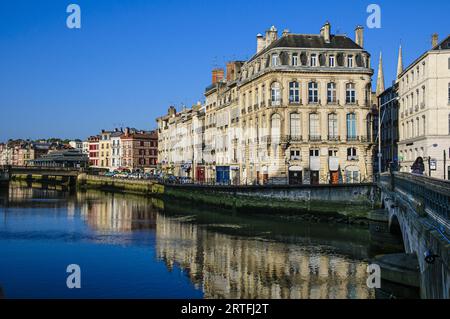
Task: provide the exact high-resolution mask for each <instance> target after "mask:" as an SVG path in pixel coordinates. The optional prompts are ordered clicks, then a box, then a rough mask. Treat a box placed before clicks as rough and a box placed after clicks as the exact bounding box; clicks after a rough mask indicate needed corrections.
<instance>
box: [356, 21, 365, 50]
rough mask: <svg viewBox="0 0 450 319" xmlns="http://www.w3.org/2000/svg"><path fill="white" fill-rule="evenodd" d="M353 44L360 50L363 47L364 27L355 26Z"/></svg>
mask: <svg viewBox="0 0 450 319" xmlns="http://www.w3.org/2000/svg"><path fill="white" fill-rule="evenodd" d="M355 42H356V44H357V45H359V46H360V47H361V48H363V47H364V27H362V26H360V25H359V26H357V27H356V29H355Z"/></svg>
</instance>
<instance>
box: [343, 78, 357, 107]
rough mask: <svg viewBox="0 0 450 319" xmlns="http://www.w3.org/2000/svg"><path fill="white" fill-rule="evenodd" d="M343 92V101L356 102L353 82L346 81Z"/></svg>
mask: <svg viewBox="0 0 450 319" xmlns="http://www.w3.org/2000/svg"><path fill="white" fill-rule="evenodd" d="M345 92H346V94H345V102H346V103H347V104H355V103H356V90H355V84H353V83H347V85H346V91H345Z"/></svg>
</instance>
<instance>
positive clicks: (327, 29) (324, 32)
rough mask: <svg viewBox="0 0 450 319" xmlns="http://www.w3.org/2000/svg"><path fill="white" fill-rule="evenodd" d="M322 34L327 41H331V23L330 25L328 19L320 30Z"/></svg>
mask: <svg viewBox="0 0 450 319" xmlns="http://www.w3.org/2000/svg"><path fill="white" fill-rule="evenodd" d="M320 35H321V36H322V37H323V39H324V41H325V42H326V43H330V39H331V25H330V23H329V22H328V21H327V22H326V23H325V25H324V26H323V27H322V29H321V30H320Z"/></svg>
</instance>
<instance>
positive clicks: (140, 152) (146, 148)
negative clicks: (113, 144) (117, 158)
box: [120, 128, 158, 172]
mask: <svg viewBox="0 0 450 319" xmlns="http://www.w3.org/2000/svg"><path fill="white" fill-rule="evenodd" d="M120 143H121V147H122V157H121V165H122V167H124V168H128V169H130V170H138V169H139V170H141V171H147V172H152V171H154V170H155V169H156V165H157V162H158V135H157V132H156V131H151V132H148V131H138V130H134V129H129V128H127V129H125V132H124V134H123V135H121V137H120Z"/></svg>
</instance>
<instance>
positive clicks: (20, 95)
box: [0, 0, 450, 141]
mask: <svg viewBox="0 0 450 319" xmlns="http://www.w3.org/2000/svg"><path fill="white" fill-rule="evenodd" d="M70 3H76V4H78V5H80V7H81V11H82V12H81V13H82V28H81V30H70V29H68V28H67V27H66V18H67V16H68V14H67V13H66V7H67V6H68V5H69V4H70ZM371 3H377V4H379V5H380V6H381V9H382V28H381V29H368V28H366V30H365V44H366V45H365V47H366V49H367V50H368V51H369V52H370V53H371V54H372V57H373V63H372V64H373V67H374V68H375V69H376V67H377V64H378V63H377V62H378V56H379V52H380V51H383V58H384V67H385V76H386V85H387V86H389V83H391V82H392V80H393V78H394V76H395V70H396V63H397V51H398V46H399V44H400V42H401V43H402V45H403V48H404V62H405V65H408V64H409V63H410V62H412V61H413V60H414V59H415V58H417V57H418V55H420V54H422V53H423V52H425V51H426V50H427V49H429V47H430V46H431V34H432V33H434V32H437V33H439V35H440V39H442V38H443V37H444V36H446V35H448V34H450V29H449V25H450V24H449V23H448V21H449V12H450V2H449V1H444V0H440V1H438V0H427V1H400V0H399V1H362V0H341V1H328V0H322V1H303V0H297V1H290V0H289V1H283V0H279V1H269V0H259V1H234V0H229V1H213V0H209V1H206V0H202V1H176V0H169V1H168V0H164V1H162V0H161V1H159V0H154V1H150V0H129V1H128V0H127V1H125V0H69V1H64V0H40V1H31V0H28V1H25V0H1V1H0V141H2V140H3V141H5V140H7V139H8V138H33V139H34V138H49V137H62V138H82V139H83V138H86V137H87V136H88V135H91V134H96V133H97V132H98V131H100V130H101V129H102V128H105V129H107V128H113V127H115V126H121V125H123V126H130V127H137V128H142V129H151V128H154V127H155V118H156V117H158V116H160V115H162V114H164V113H165V112H166V111H167V107H168V106H169V105H170V104H174V105H176V106H177V107H178V108H179V107H180V105H182V104H183V103H184V104H185V105H188V106H190V105H192V104H194V103H196V102H197V101H198V100H202V99H203V95H202V93H203V91H204V88H205V87H206V86H208V85H209V84H210V81H211V75H210V71H211V69H212V68H213V67H214V66H222V65H224V64H225V63H226V61H228V60H233V59H238V60H240V59H246V58H249V57H251V56H252V55H253V54H254V51H255V48H256V38H255V36H256V34H257V33H263V32H264V31H265V30H266V29H267V28H268V27H270V26H271V25H275V26H276V27H277V28H278V30H279V31H280V32H281V31H282V30H283V29H284V28H288V29H289V30H290V31H291V32H294V33H318V32H319V30H320V28H321V26H322V25H323V23H324V22H325V21H326V20H329V21H330V23H331V25H332V32H333V33H336V32H337V31H339V33H347V34H348V35H349V36H350V37H352V38H353V37H354V28H355V26H356V25H358V24H362V25H365V22H366V19H367V16H368V14H367V13H366V8H367V6H368V5H369V4H371ZM375 71H376V70H375ZM374 78H375V77H374Z"/></svg>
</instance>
